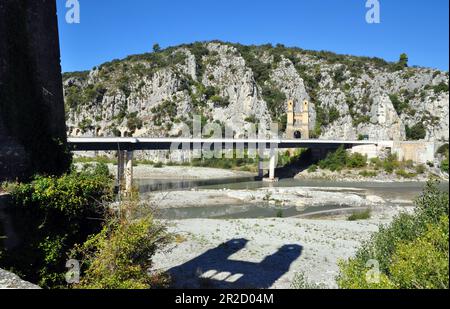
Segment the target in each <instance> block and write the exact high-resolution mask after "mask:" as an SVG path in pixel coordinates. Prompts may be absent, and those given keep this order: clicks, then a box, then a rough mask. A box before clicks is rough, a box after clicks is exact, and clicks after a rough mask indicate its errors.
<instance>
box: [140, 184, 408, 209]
mask: <svg viewBox="0 0 450 309" xmlns="http://www.w3.org/2000/svg"><path fill="white" fill-rule="evenodd" d="M145 199H146V200H148V201H150V203H152V204H154V205H157V207H158V208H160V209H164V208H183V207H204V206H211V207H214V206H218V205H243V204H247V205H248V204H254V205H261V204H267V205H269V206H296V207H297V208H306V207H311V206H322V205H330V204H332V205H337V206H348V207H368V206H377V205H378V206H380V205H386V204H388V203H390V202H394V201H390V200H385V199H384V198H382V197H380V196H376V195H370V194H369V193H368V192H367V190H364V189H358V188H325V187H324V188H313V187H291V188H260V189H257V190H228V189H218V190H202V189H200V190H199V189H192V190H190V191H170V192H155V193H152V194H149V195H146V196H145ZM405 202H408V201H405Z"/></svg>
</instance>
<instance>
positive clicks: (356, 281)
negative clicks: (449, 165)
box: [337, 181, 449, 288]
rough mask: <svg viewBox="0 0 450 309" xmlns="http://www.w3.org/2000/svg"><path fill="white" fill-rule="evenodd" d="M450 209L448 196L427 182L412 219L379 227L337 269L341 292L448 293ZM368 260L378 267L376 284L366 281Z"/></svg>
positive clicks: (404, 217) (398, 219)
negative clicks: (432, 289)
mask: <svg viewBox="0 0 450 309" xmlns="http://www.w3.org/2000/svg"><path fill="white" fill-rule="evenodd" d="M448 203H449V196H448V193H446V192H442V191H440V190H439V188H438V183H437V182H436V181H430V182H428V183H427V185H426V187H425V189H424V191H423V193H422V194H421V195H420V196H419V197H418V198H417V199H416V201H415V205H416V210H415V213H413V214H406V213H401V214H400V215H398V216H396V217H395V218H394V220H393V222H392V223H391V224H390V225H388V226H380V229H379V232H377V233H375V234H373V235H372V237H371V239H370V240H369V241H368V242H366V243H364V244H363V245H362V247H361V248H360V249H359V250H358V252H357V253H356V255H355V257H354V258H351V259H349V260H348V261H346V262H341V263H340V265H339V267H340V274H339V276H338V278H337V282H338V285H339V287H341V288H409V287H411V284H413V285H414V286H416V287H427V286H429V287H446V288H448V286H449V284H448V210H449V204H448ZM438 230H439V231H440V232H436V231H438ZM438 234H439V235H438ZM422 249H423V250H422ZM413 251H415V252H413ZM443 257H444V258H445V260H446V263H445V265H444V263H442V260H443ZM416 258H417V259H416ZM370 260H376V261H377V262H378V263H379V271H380V273H381V275H380V281H379V282H377V283H370V282H368V281H367V280H366V273H367V270H368V269H367V268H366V263H367V262H368V261H370Z"/></svg>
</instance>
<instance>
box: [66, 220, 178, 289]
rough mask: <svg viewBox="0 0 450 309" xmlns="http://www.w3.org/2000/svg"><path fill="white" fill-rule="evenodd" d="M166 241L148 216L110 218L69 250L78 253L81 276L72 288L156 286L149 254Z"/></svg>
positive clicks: (157, 280)
mask: <svg viewBox="0 0 450 309" xmlns="http://www.w3.org/2000/svg"><path fill="white" fill-rule="evenodd" d="M169 241H170V236H169V234H168V233H167V232H166V229H165V227H164V226H163V225H160V224H158V223H156V222H155V221H154V220H153V218H152V216H145V217H144V218H141V219H134V220H133V219H125V220H117V219H113V220H111V221H110V222H108V224H106V225H105V226H104V228H103V229H102V231H101V232H100V233H98V234H97V235H94V236H91V237H90V238H89V239H88V240H87V241H86V242H85V243H84V244H83V245H82V246H78V247H76V248H75V249H74V250H73V251H72V256H73V257H79V256H81V261H82V262H81V266H82V276H81V281H80V283H79V284H78V285H76V288H82V289H148V288H152V287H153V288H154V287H159V285H161V278H160V277H159V275H150V274H149V273H148V272H149V270H150V268H151V267H152V260H151V257H152V256H153V255H154V253H155V252H156V250H157V249H159V248H160V247H162V246H164V245H165V244H167V243H168V242H169Z"/></svg>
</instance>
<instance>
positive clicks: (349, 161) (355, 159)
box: [318, 146, 367, 172]
mask: <svg viewBox="0 0 450 309" xmlns="http://www.w3.org/2000/svg"><path fill="white" fill-rule="evenodd" d="M318 165H319V167H320V168H321V169H328V170H331V171H333V172H334V171H340V170H342V169H343V168H345V167H347V168H362V167H365V166H367V156H363V155H362V154H360V153H354V154H351V155H349V154H348V153H347V151H346V150H345V149H344V147H343V146H341V147H339V148H338V149H337V150H336V151H335V152H332V153H329V154H328V155H327V156H326V158H325V159H324V160H321V161H319V163H318Z"/></svg>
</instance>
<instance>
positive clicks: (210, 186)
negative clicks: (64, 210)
mask: <svg viewBox="0 0 450 309" xmlns="http://www.w3.org/2000/svg"><path fill="white" fill-rule="evenodd" d="M137 184H138V185H139V188H140V193H141V197H143V198H144V199H145V196H146V195H147V194H150V193H152V192H156V191H167V192H170V191H180V190H192V189H198V190H221V189H226V190H257V189H260V188H269V187H270V188H282V187H285V188H288V187H289V188H292V187H312V188H319V189H320V188H323V190H324V191H329V190H330V188H339V189H341V190H344V191H345V190H346V188H347V190H348V191H349V192H351V193H355V194H358V191H356V190H355V189H363V190H364V191H365V194H367V195H375V196H380V197H382V198H383V199H386V200H390V201H394V204H395V205H397V204H398V205H401V206H411V205H412V201H413V200H414V199H415V198H416V197H417V196H418V195H419V194H420V192H422V190H423V188H424V186H425V183H421V182H392V183H386V182H336V181H326V180H296V179H283V180H280V181H279V182H276V183H267V182H262V181H257V180H255V179H254V178H252V177H237V178H227V179H210V180H172V179H171V180H157V179H154V180H150V179H145V180H143V179H141V180H137ZM440 187H441V189H442V190H444V191H447V192H448V190H449V187H448V182H444V183H441V185H440ZM395 205H394V206H395ZM211 206H214V207H211ZM336 211H339V212H340V213H343V212H344V213H345V212H354V211H355V209H352V208H349V207H345V206H343V205H337V204H329V205H323V206H320V207H317V206H315V207H306V208H304V209H299V208H298V207H295V206H289V205H285V206H283V207H280V206H275V205H268V204H266V203H263V204H258V205H255V204H242V205H227V204H224V205H217V204H214V205H206V206H201V207H198V206H197V207H180V208H169V209H160V210H158V216H159V217H161V218H163V219H169V220H173V219H176V220H179V219H201V218H208V219H242V218H273V217H308V216H310V215H315V214H317V215H318V216H327V215H328V216H329V215H333V214H335V213H336Z"/></svg>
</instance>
